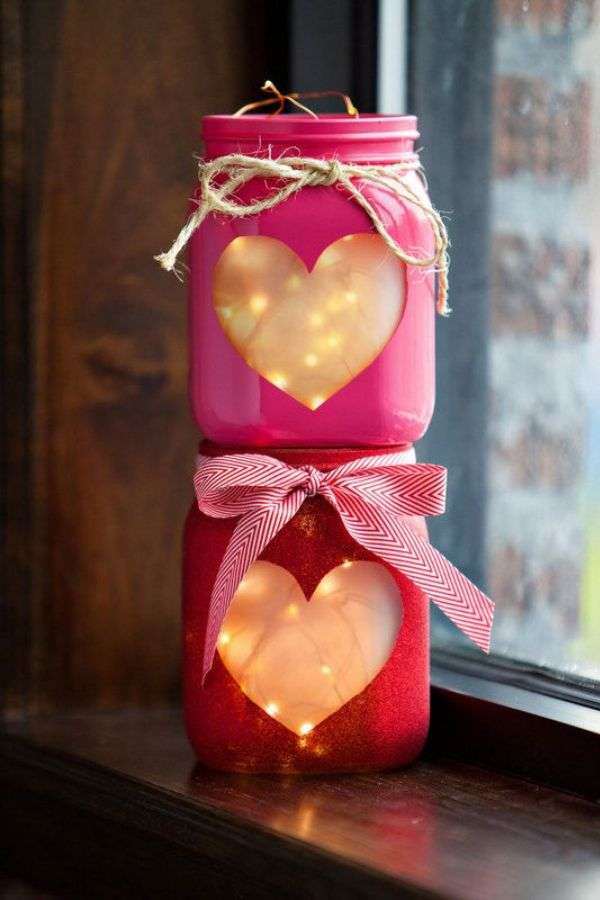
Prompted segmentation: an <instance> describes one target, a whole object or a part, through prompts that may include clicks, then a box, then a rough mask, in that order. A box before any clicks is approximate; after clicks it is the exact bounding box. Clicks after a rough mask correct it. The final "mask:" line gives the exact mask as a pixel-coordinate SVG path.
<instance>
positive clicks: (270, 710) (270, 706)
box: [265, 703, 279, 716]
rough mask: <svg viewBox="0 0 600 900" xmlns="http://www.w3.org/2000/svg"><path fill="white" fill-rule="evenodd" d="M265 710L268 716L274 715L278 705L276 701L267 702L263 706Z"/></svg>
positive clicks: (277, 710)
mask: <svg viewBox="0 0 600 900" xmlns="http://www.w3.org/2000/svg"><path fill="white" fill-rule="evenodd" d="M265 712H266V713H268V714H269V715H270V716H276V715H277V713H278V712H279V707H278V706H277V704H276V703H267V705H266V706H265Z"/></svg>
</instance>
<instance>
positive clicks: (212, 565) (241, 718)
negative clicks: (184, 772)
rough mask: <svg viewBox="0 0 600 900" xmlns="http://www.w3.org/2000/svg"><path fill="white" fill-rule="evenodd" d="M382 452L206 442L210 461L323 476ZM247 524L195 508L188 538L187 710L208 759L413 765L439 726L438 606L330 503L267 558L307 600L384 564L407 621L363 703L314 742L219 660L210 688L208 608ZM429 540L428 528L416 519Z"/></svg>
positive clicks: (314, 735)
mask: <svg viewBox="0 0 600 900" xmlns="http://www.w3.org/2000/svg"><path fill="white" fill-rule="evenodd" d="M402 449H405V448H403V447H387V448H385V449H383V448H377V450H369V451H365V450H364V449H362V450H358V451H357V450H338V449H336V450H277V451H275V450H270V449H269V450H262V451H261V450H257V448H253V449H252V450H247V449H245V448H236V449H233V448H228V447H216V446H215V445H211V444H208V443H204V444H203V445H202V446H201V448H200V450H201V453H203V454H205V455H222V454H224V453H245V452H255V453H256V452H259V453H260V452H263V453H265V452H266V453H268V454H269V455H270V456H273V457H275V458H277V459H281V460H283V461H284V462H286V463H288V464H290V465H295V466H301V465H313V466H316V467H317V468H318V469H320V470H321V471H328V470H329V469H332V468H334V467H335V466H338V465H341V464H342V463H344V462H348V461H349V460H351V459H355V458H356V457H358V456H367V455H371V456H372V455H374V454H375V453H377V454H380V453H393V452H397V451H398V450H402ZM236 522H237V519H212V518H209V517H207V516H205V515H203V514H202V513H201V512H200V511H199V510H198V507H197V505H196V504H195V503H194V504H193V505H192V508H191V509H190V512H189V515H188V518H187V522H186V526H185V535H184V560H183V635H184V710H185V720H186V727H187V731H188V735H189V738H190V741H191V743H192V745H193V747H194V750H195V751H196V754H197V756H198V758H199V760H200V761H201V762H202V763H204V764H205V765H207V766H210V767H211V768H214V769H220V770H225V771H238V772H283V773H292V772H354V771H367V770H374V769H388V768H393V767H396V766H404V765H407V764H408V763H410V762H412V761H413V760H414V759H415V758H416V757H417V756H418V755H419V753H420V751H421V749H422V747H423V744H424V742H425V739H426V736H427V730H428V726H429V601H428V600H427V598H426V596H425V595H424V594H423V593H422V591H420V590H419V589H418V588H417V587H415V586H414V585H413V584H412V583H411V582H410V581H409V580H408V579H407V578H406V577H405V576H403V575H402V574H399V573H398V572H396V571H394V570H393V569H391V568H390V567H389V566H387V565H386V564H385V563H384V562H383V561H382V560H379V559H378V557H376V556H374V555H373V554H372V553H370V552H369V551H368V550H365V549H364V548H363V547H360V546H359V545H358V544H357V543H356V542H355V541H354V540H353V539H352V538H351V537H350V535H349V534H348V533H347V532H346V531H345V529H344V526H343V525H342V522H341V520H340V518H339V516H338V515H337V513H336V512H335V510H334V509H333V508H332V507H331V506H330V505H329V504H328V503H327V502H326V501H325V500H324V499H323V498H321V497H318V496H317V497H311V498H308V499H307V500H306V501H305V502H304V504H303V505H302V507H301V508H300V510H299V512H298V513H297V514H296V516H295V517H294V518H293V519H292V520H291V522H289V523H288V524H287V525H286V526H285V527H284V528H283V529H282V530H281V531H280V532H279V534H278V535H277V536H276V537H275V538H274V539H273V541H271V543H270V544H269V545H268V547H267V548H266V549H265V551H264V552H263V553H262V554H261V556H260V559H264V560H268V561H269V562H272V563H276V564H277V565H280V566H283V567H284V568H286V569H288V571H290V572H291V573H292V574H293V575H294V576H295V578H296V579H297V580H298V583H299V584H300V586H301V588H302V589H303V591H304V593H305V595H306V597H310V596H311V595H312V593H313V591H314V590H315V588H316V586H317V585H318V583H319V582H320V580H321V579H322V578H323V576H324V575H326V574H327V572H329V571H330V570H331V569H333V568H335V566H338V565H340V564H341V563H342V562H343V561H344V560H346V559H355V560H359V559H364V560H372V561H376V562H380V563H381V564H382V565H384V566H386V568H387V569H388V570H389V571H390V572H391V574H392V575H393V577H394V578H395V580H396V583H397V585H398V588H399V590H400V593H401V596H402V602H403V607H404V619H403V623H402V627H401V628H400V631H399V634H398V639H397V641H396V645H395V647H394V649H393V651H392V654H391V656H390V658H389V659H388V661H387V663H386V664H385V666H384V667H383V669H382V670H381V671H380V672H379V674H378V675H377V676H376V677H375V679H374V680H373V681H372V682H371V683H370V684H369V685H368V686H367V687H366V688H365V689H364V690H363V691H362V692H361V693H360V694H358V695H357V696H356V697H354V698H353V699H352V700H350V701H349V702H348V703H346V704H345V705H344V706H343V707H342V708H341V709H339V710H338V711H337V712H336V713H334V714H333V715H331V716H329V718H327V719H325V720H324V721H323V722H321V723H320V724H319V725H317V726H316V727H315V728H314V730H313V731H312V732H311V733H310V734H308V735H306V736H305V737H298V736H297V735H295V734H294V733H293V732H291V731H289V730H288V729H287V728H285V727H284V726H283V725H281V724H279V723H278V722H277V721H275V720H274V719H272V718H271V717H270V716H269V715H267V713H265V712H264V711H263V710H262V709H261V708H260V707H258V706H257V705H256V704H255V703H253V702H252V701H251V700H249V699H248V698H247V697H246V696H245V694H244V693H243V692H242V690H241V689H240V687H239V685H238V684H237V682H236V681H235V680H234V679H233V678H232V676H231V675H230V674H229V672H228V671H227V669H226V668H225V666H224V665H223V663H222V662H221V659H220V657H219V654H218V652H217V654H216V655H215V661H214V664H213V667H212V669H211V671H210V673H209V674H208V676H207V678H206V681H205V684H204V687H203V686H202V683H201V682H202V655H203V648H204V635H205V632H206V618H207V612H208V603H209V599H210V594H211V590H212V585H213V583H214V580H215V577H216V574H217V570H218V567H219V564H220V562H221V559H222V558H223V554H224V552H225V549H226V547H227V544H228V542H229V539H230V537H231V534H232V531H233V528H234V527H235V524H236ZM407 522H408V523H409V524H410V525H411V527H414V529H415V530H416V531H417V532H418V533H419V535H420V536H424V535H426V533H427V532H426V527H425V523H424V520H423V519H421V518H411V519H407Z"/></svg>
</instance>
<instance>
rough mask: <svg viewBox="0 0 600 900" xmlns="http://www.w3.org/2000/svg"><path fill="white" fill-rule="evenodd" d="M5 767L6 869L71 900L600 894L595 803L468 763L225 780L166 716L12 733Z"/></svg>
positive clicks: (35, 725)
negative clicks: (99, 899) (98, 899)
mask: <svg viewBox="0 0 600 900" xmlns="http://www.w3.org/2000/svg"><path fill="white" fill-rule="evenodd" d="M0 760H1V762H2V765H1V766H0V783H2V788H3V790H2V792H0V796H1V797H2V803H1V804H0V805H1V806H2V807H3V809H4V814H5V815H7V816H10V822H11V828H10V829H9V832H10V834H8V835H7V839H6V841H7V847H8V849H9V854H8V863H9V866H10V867H11V869H12V871H13V873H14V874H23V872H22V870H21V862H22V863H23V865H24V866H25V867H26V873H27V874H28V875H29V876H30V877H33V875H34V874H35V875H36V876H37V878H38V881H39V883H40V885H41V886H42V887H43V886H46V887H50V886H56V882H55V881H54V878H56V877H59V878H60V879H61V881H60V886H61V887H63V888H64V887H67V888H69V889H70V893H69V894H68V895H69V896H72V895H75V896H103V897H105V896H177V897H188V896H190V897H192V896H194V897H198V896H205V897H267V896H268V897H302V898H313V897H314V898H325V897H327V898H330V897H344V898H346V897H352V898H353V897H369V898H371V897H407V896H409V897H415V896H428V897H445V898H450V897H452V898H463V900H482V898H485V900H537V898H540V900H541V898H543V900H564V898H567V897H568V898H574V897H577V898H582V900H583V898H588V897H589V898H592V897H596V896H598V895H599V894H600V807H599V806H598V804H595V803H590V802H587V801H585V800H581V799H578V798H576V797H574V796H571V795H568V794H562V793H559V792H556V791H552V790H550V789H547V788H542V787H538V786H535V785H531V784H527V783H525V782H522V781H519V780H517V779H513V778H509V777H506V776H502V775H499V774H493V773H489V772H485V771H483V770H482V769H478V768H476V767H473V766H467V765H464V764H461V763H458V762H443V761H437V762H432V761H422V762H420V763H418V764H417V765H415V766H412V767H410V768H409V769H406V770H404V771H399V772H393V773H380V774H375V773H374V774H364V775H355V776H351V777H348V776H346V777H344V776H340V777H337V778H332V777H327V778H325V777H311V778H269V777H266V776H260V777H257V776H255V777H252V776H239V775H237V776H234V775H226V774H219V773H212V772H208V771H206V770H204V769H201V768H199V767H195V765H194V759H193V756H192V753H191V750H190V748H189V746H188V744H187V741H186V739H185V736H184V733H183V729H182V726H181V722H180V720H179V714H178V713H172V712H168V711H162V712H161V711H153V712H146V713H140V714H135V713H121V714H118V713H117V714H115V713H104V714H95V715H85V716H68V717H62V718H46V719H45V720H41V721H37V722H35V721H34V722H31V723H30V724H29V726H28V727H27V729H12V732H11V733H10V734H8V735H7V734H5V735H3V736H0ZM57 821H60V834H59V835H58V836H57V835H56V834H55V831H56V829H54V828H53V827H51V826H52V823H53V822H57Z"/></svg>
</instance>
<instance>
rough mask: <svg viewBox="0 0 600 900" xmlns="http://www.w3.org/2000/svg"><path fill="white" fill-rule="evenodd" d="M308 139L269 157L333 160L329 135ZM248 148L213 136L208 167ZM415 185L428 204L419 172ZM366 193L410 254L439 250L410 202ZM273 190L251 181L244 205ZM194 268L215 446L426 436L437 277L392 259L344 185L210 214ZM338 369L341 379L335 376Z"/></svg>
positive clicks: (406, 153)
mask: <svg viewBox="0 0 600 900" xmlns="http://www.w3.org/2000/svg"><path fill="white" fill-rule="evenodd" d="M216 118H221V117H216ZM222 118H228V117H222ZM256 118H261V117H256ZM286 118H302V117H286ZM238 121H239V120H238ZM274 121H275V120H272V122H274ZM343 124H344V125H346V126H347V120H343ZM271 127H274V126H273V124H269V123H267V124H265V125H264V129H265V133H264V134H263V136H262V138H263V143H264V144H271V145H272V141H271V139H270V135H269V133H268V128H271ZM303 127H304V126H303ZM306 127H308V126H306ZM298 129H300V131H302V129H301V128H300V126H296V130H297V131H298ZM317 137H318V136H317ZM298 138H299V135H298V134H297V133H296V134H294V135H290V136H289V141H290V143H289V144H287V143H286V140H285V139H282V141H281V142H280V144H279V145H278V146H277V147H276V150H273V155H275V152H278V153H279V152H285V151H286V148H287V152H290V153H291V152H294V153H295V154H296V155H297V153H298V149H295V150H290V149H289V148H290V147H296V148H298V146H299V149H300V152H301V153H302V154H303V155H311V156H319V157H323V158H327V156H328V154H329V155H331V153H332V152H333V151H332V147H331V137H330V136H328V137H327V140H324V141H319V140H318V139H317V138H315V139H314V140H312V142H309V143H306V144H305V145H304V146H303V145H302V144H301V140H302V134H300V140H298ZM412 142H413V138H409V137H404V138H403V139H402V140H399V141H398V142H397V149H395V150H394V149H393V148H392V149H389V148H387V149H388V150H389V153H390V154H391V158H390V160H389V161H393V160H395V159H400V158H404V159H409V158H411V148H412ZM355 144H356V145H355ZM251 147H252V149H251ZM251 147H247V146H245V145H240V144H239V142H238V143H237V144H236V143H235V142H234V141H227V142H225V143H223V142H218V141H214V140H213V141H211V140H207V149H208V150H209V153H208V156H209V157H210V156H213V155H215V154H217V153H223V152H225V151H227V150H229V152H232V150H234V149H237V150H241V151H244V152H256V151H257V147H256V146H253V145H251ZM337 147H338V150H337V155H338V156H339V157H340V158H342V159H343V158H344V153H346V155H348V154H349V155H350V156H352V154H353V153H354V154H356V153H359V152H362V154H363V156H362V159H361V161H362V162H364V163H370V162H377V161H380V160H377V159H375V158H373V157H372V156H370V155H369V153H370V152H371V151H372V152H373V153H377V154H379V155H381V154H382V152H383V151H382V150H381V148H380V147H379V146H376V147H374V148H370V146H369V145H367V146H364V142H363V144H360V141H357V142H355V143H352V141H350V140H347V142H346V143H345V144H338V145H337ZM393 147H396V144H394V145H393ZM407 184H408V185H409V187H410V188H411V190H413V191H414V192H415V193H416V195H417V196H419V197H421V198H422V199H425V193H424V188H423V185H422V183H421V181H420V179H419V178H418V176H417V174H416V172H411V173H410V174H409V175H408V176H407ZM360 186H361V189H362V190H363V191H364V193H365V196H367V197H368V199H369V201H370V202H371V203H372V204H373V206H374V207H375V209H376V210H377V212H378V214H379V215H380V217H381V219H382V221H383V222H384V224H385V225H386V227H387V228H388V229H389V231H390V234H391V235H392V236H393V237H394V239H395V240H396V241H397V242H398V243H399V244H400V246H402V247H405V248H407V249H409V250H413V251H414V250H415V248H419V252H420V253H421V254H422V255H425V254H426V253H430V252H431V248H432V235H431V229H430V226H429V223H428V222H427V220H426V218H425V217H424V215H423V214H422V213H420V212H419V210H418V209H417V208H416V207H415V206H414V205H413V204H411V203H410V202H407V201H402V200H400V199H399V198H398V197H397V196H396V195H395V194H393V193H392V192H390V191H389V190H387V189H385V188H382V187H380V186H375V185H372V184H364V183H361V184H360ZM273 190H274V185H273V182H264V181H259V180H253V181H252V182H250V183H249V184H247V185H246V186H245V187H244V188H243V189H242V190H241V191H240V192H239V193H238V195H237V197H238V199H239V200H241V201H250V200H260V199H264V198H266V197H268V196H269V195H270V194H271V192H272V191H273ZM365 238H366V242H365ZM344 239H345V240H344ZM352 241H354V244H352ZM346 242H347V243H346ZM353 248H358V252H356V250H355V249H353ZM361 248H366V251H365V252H361ZM369 248H371V249H369ZM263 258H264V264H263V263H262V262H261V259H263ZM332 259H334V260H337V262H336V263H335V265H328V261H330V260H332ZM381 260H384V262H385V265H386V266H387V269H386V272H387V275H386V276H382V274H381V272H382V266H381V265H380V261H381ZM393 266H395V267H396V270H397V271H396V274H394V271H393ZM190 267H191V276H190V295H189V324H190V377H189V392H190V400H191V405H192V409H193V413H194V416H195V419H196V422H197V424H198V427H199V428H200V430H201V431H202V433H203V434H204V436H205V437H207V438H208V439H210V440H213V441H215V442H218V443H225V444H236V445H252V446H282V447H285V446H311V447H312V446H314V447H317V446H323V447H327V446H330V447H331V446H342V447H343V446H383V445H386V444H398V443H404V442H412V441H415V440H417V439H419V438H420V437H421V436H422V435H423V434H424V432H425V430H426V429H427V426H428V424H429V422H430V419H431V415H432V412H433V405H434V317H435V303H434V276H433V274H432V273H431V272H425V271H424V270H423V269H420V268H416V267H410V266H409V267H406V266H404V264H403V263H401V262H400V261H399V260H398V259H397V257H395V256H392V254H391V251H389V250H388V248H387V247H386V246H385V244H384V243H383V240H382V238H381V237H380V236H379V235H376V234H375V232H374V228H373V223H372V221H371V220H370V218H369V217H368V216H367V214H366V213H365V212H364V210H363V209H362V208H361V207H360V206H359V205H358V204H357V203H355V202H354V201H352V200H350V199H349V197H348V195H347V194H346V193H345V192H344V191H343V190H342V189H340V188H339V187H334V186H332V187H314V188H313V187H311V188H305V189H303V190H302V191H300V192H299V193H298V194H297V195H295V196H294V197H292V198H291V199H289V200H287V201H284V202H283V203H281V204H280V205H278V206H276V207H274V208H273V209H271V210H268V211H265V212H262V213H260V214H259V215H254V216H251V217H247V218H235V217H229V216H209V217H208V218H207V219H206V220H205V222H204V223H203V225H202V226H201V227H200V228H199V229H198V231H197V232H196V233H195V234H194V235H193V237H192V240H191V246H190ZM280 272H281V273H282V279H283V277H284V276H285V278H286V280H285V283H284V281H283V280H280V281H279V280H278V279H279V273H280ZM290 273H291V274H290ZM332 273H333V274H332ZM288 276H289V277H288ZM292 283H293V284H294V287H293V288H289V289H288V287H287V286H286V285H289V284H292ZM265 285H266V286H267V287H268V291H265ZM357 285H358V286H359V287H358V289H357ZM228 298H230V299H231V302H229V299H228ZM226 316H229V318H226ZM252 317H254V318H253V319H252V326H250V325H248V324H247V323H248V321H249V319H250V318H252ZM302 317H305V320H304V319H303V318H302ZM242 320H243V321H242ZM383 320H385V321H383ZM240 323H241V326H240ZM380 326H381V327H380ZM240 327H241V331H240ZM261 342H262V344H261ZM257 343H258V344H261V345H260V346H258V348H257ZM332 364H333V366H334V368H335V367H336V366H337V370H339V371H337V370H336V371H335V372H333V370H332V372H331V374H330V372H329V370H328V366H331V365H332ZM286 365H289V366H291V367H292V368H294V367H295V369H296V371H295V372H294V373H292V377H293V378H295V379H299V380H301V381H302V380H303V381H302V387H301V390H300V391H295V392H294V389H293V386H292V385H290V372H288V371H286ZM303 366H306V369H305V371H300V370H302V367H303ZM346 371H347V375H346V374H345V373H346ZM340 372H341V374H340Z"/></svg>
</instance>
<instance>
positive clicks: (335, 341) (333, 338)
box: [327, 334, 342, 347]
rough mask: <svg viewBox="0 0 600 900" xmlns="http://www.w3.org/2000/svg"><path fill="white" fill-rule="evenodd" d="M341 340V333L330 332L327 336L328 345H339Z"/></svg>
mask: <svg viewBox="0 0 600 900" xmlns="http://www.w3.org/2000/svg"><path fill="white" fill-rule="evenodd" d="M341 342H342V339H341V338H340V336H339V334H330V335H329V337H328V338H327V346H328V347H339V345H340V344H341Z"/></svg>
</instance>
